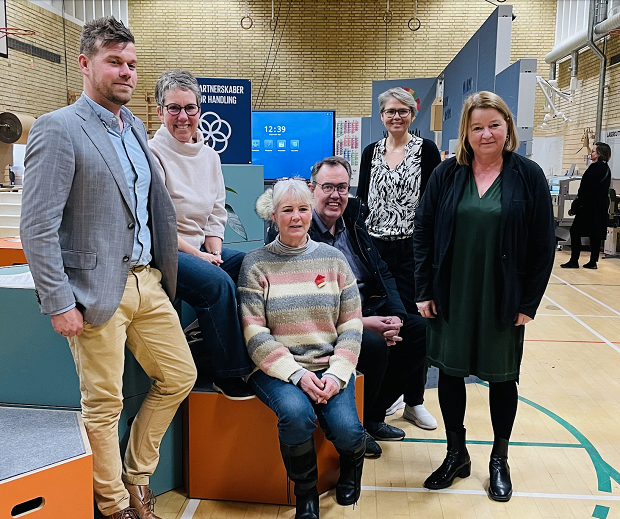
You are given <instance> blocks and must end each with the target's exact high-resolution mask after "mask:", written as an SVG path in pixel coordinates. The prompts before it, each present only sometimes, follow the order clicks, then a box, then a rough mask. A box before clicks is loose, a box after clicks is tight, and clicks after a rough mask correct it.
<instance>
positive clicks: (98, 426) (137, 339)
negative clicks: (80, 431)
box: [69, 266, 196, 515]
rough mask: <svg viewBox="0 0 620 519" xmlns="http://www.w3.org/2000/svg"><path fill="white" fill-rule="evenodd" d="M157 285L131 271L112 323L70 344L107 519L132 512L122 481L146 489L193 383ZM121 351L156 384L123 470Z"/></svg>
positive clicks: (146, 271)
mask: <svg viewBox="0 0 620 519" xmlns="http://www.w3.org/2000/svg"><path fill="white" fill-rule="evenodd" d="M160 280H161V273H160V272H159V270H157V269H154V268H151V267H148V266H147V267H144V268H141V267H137V268H135V269H132V270H131V271H130V272H129V276H128V278H127V285H126V286H125V292H124V294H123V298H122V300H121V303H120V306H119V307H118V309H117V310H116V312H115V313H114V315H113V316H112V318H111V319H110V320H109V321H108V322H106V323H105V324H103V325H101V326H91V325H89V324H87V323H85V324H84V331H83V333H82V334H81V335H79V336H77V337H71V338H69V346H70V348H71V353H72V354H73V358H74V360H75V365H76V369H77V373H78V376H79V378H80V391H81V394H82V399H81V402H82V416H83V418H84V423H85V425H86V431H87V433H88V439H89V441H90V445H91V447H92V451H93V472H94V482H93V486H94V491H95V500H96V502H97V506H98V507H99V509H100V510H101V512H102V513H103V514H104V515H111V514H113V513H115V512H118V511H119V510H122V509H123V508H127V507H128V506H129V493H128V492H127V490H126V489H125V487H124V485H123V481H124V482H126V483H130V484H132V485H147V484H148V483H149V477H150V476H151V475H152V474H153V472H154V471H155V468H156V467H157V462H158V460H159V444H160V443H161V439H162V437H163V436H164V433H165V432H166V430H167V428H168V426H169V425H170V422H171V421H172V419H173V418H174V415H175V413H176V411H177V408H178V407H179V404H180V403H181V402H182V401H183V400H184V399H185V397H186V396H187V395H188V394H189V392H190V391H191V389H192V387H193V385H194V382H195V380H196V367H195V365H194V361H193V359H192V356H191V353H190V351H189V347H188V345H187V341H186V340H185V336H184V335H183V330H182V329H181V325H180V323H179V319H178V316H177V314H176V312H175V311H174V308H173V306H172V304H171V303H170V300H169V299H168V296H167V295H166V293H165V291H164V289H163V288H162V286H161V284H160ZM125 344H126V345H127V347H128V348H129V350H130V351H131V352H132V353H133V355H134V356H135V358H136V360H137V361H138V362H139V363H140V365H141V366H142V368H143V369H144V371H145V372H146V374H147V375H148V376H149V377H151V378H152V379H153V384H152V385H151V389H150V391H149V393H148V395H147V397H146V398H145V400H144V402H143V403H142V406H141V408H140V411H139V412H138V414H137V416H136V418H135V420H134V422H133V424H132V426H131V433H130V436H129V443H128V445H127V451H126V453H125V462H124V464H123V463H122V462H121V458H120V454H119V437H118V421H119V419H120V415H121V411H122V409H123V367H124V360H125Z"/></svg>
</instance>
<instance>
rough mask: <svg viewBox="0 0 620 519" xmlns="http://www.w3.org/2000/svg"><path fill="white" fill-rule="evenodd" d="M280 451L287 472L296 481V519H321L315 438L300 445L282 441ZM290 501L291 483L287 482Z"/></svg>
mask: <svg viewBox="0 0 620 519" xmlns="http://www.w3.org/2000/svg"><path fill="white" fill-rule="evenodd" d="M280 452H281V453H282V459H283V460H284V466H285V467H286V473H287V475H288V477H289V479H290V480H291V481H293V482H294V483H295V490H294V492H295V498H296V504H295V519H319V493H318V491H317V489H316V484H317V481H318V478H319V472H318V470H317V467H316V451H315V450H314V440H313V439H312V438H310V439H309V440H308V441H306V442H304V443H302V444H300V445H287V444H286V443H283V442H280ZM287 492H289V494H288V500H289V503H290V500H291V497H290V485H289V484H288V482H287Z"/></svg>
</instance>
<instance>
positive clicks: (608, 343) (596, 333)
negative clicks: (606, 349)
mask: <svg viewBox="0 0 620 519" xmlns="http://www.w3.org/2000/svg"><path fill="white" fill-rule="evenodd" d="M543 297H544V298H545V299H547V300H549V301H551V304H553V305H555V306H557V307H558V308H559V309H560V310H562V311H564V312H566V313H567V314H568V315H570V316H571V317H572V318H573V319H575V321H577V322H578V323H579V324H580V325H581V326H583V327H584V328H585V329H586V330H589V331H590V332H592V333H593V334H594V335H596V336H597V337H598V338H599V339H601V340H602V341H603V342H604V343H605V344H607V346H611V347H612V348H613V349H614V350H616V351H617V352H618V353H620V348H618V347H617V346H616V345H615V344H614V343H612V342H610V341H608V340H607V339H605V337H603V336H602V335H601V334H600V333H598V332H596V331H594V330H593V329H592V328H590V327H589V326H588V325H587V324H586V323H584V322H583V321H582V320H581V319H579V317H577V316H576V315H575V314H571V313H570V312H569V311H568V310H567V309H566V308H564V307H563V306H561V305H559V304H558V303H556V302H555V301H554V300H553V299H551V298H550V297H549V296H543Z"/></svg>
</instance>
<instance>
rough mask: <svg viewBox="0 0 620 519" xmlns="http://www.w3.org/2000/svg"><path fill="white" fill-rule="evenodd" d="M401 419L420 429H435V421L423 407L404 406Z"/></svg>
mask: <svg viewBox="0 0 620 519" xmlns="http://www.w3.org/2000/svg"><path fill="white" fill-rule="evenodd" d="M403 418H404V419H405V420H409V421H410V422H411V423H412V424H413V425H417V426H418V427H419V428H420V429H428V430H432V429H437V420H435V418H433V415H432V414H431V413H429V412H428V411H427V410H426V408H425V407H424V405H422V404H420V405H415V406H409V405H406V406H405V411H404V413H403Z"/></svg>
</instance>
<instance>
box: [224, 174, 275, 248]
mask: <svg viewBox="0 0 620 519" xmlns="http://www.w3.org/2000/svg"><path fill="white" fill-rule="evenodd" d="M222 173H223V174H224V182H225V184H226V186H227V187H230V188H231V189H234V190H235V191H236V192H237V193H236V194H235V193H231V192H230V191H227V192H226V203H228V204H229V205H230V206H231V207H232V208H233V209H234V211H235V213H236V214H237V215H238V216H239V218H240V219H241V223H243V226H244V227H245V231H246V233H247V235H248V239H247V240H243V238H241V236H239V235H238V234H237V233H235V232H234V231H233V230H232V229H231V228H230V226H226V233H225V235H224V243H225V244H226V246H227V247H230V248H231V249H236V250H240V251H244V252H248V251H250V250H252V249H256V248H257V247H262V245H263V239H264V233H265V230H264V225H263V220H262V219H261V218H260V217H259V216H258V215H257V214H256V212H255V211H254V205H255V204H256V199H257V198H258V197H259V196H260V195H261V194H262V193H263V192H264V190H265V187H264V178H263V166H257V165H238V164H223V165H222Z"/></svg>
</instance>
